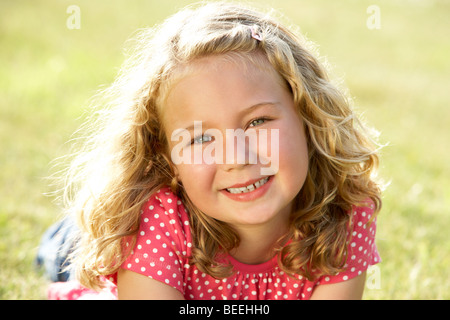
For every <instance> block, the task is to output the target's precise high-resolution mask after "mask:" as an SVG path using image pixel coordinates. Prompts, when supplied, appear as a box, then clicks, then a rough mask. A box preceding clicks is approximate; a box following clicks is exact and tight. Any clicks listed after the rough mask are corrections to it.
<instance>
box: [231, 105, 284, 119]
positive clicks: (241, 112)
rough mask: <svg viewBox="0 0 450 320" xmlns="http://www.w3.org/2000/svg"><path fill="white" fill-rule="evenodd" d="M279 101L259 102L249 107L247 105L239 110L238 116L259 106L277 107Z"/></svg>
mask: <svg viewBox="0 0 450 320" xmlns="http://www.w3.org/2000/svg"><path fill="white" fill-rule="evenodd" d="M278 105H279V103H278V102H259V103H257V104H254V105H252V106H251V107H248V108H246V109H244V110H242V111H240V112H239V115H240V116H245V115H247V114H249V113H252V112H253V111H255V110H257V109H259V108H261V107H266V106H268V107H274V108H278Z"/></svg>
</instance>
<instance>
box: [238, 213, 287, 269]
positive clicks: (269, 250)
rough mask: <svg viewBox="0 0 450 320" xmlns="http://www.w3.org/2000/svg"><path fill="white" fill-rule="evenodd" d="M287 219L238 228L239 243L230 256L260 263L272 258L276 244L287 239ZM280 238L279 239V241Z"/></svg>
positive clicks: (241, 260) (250, 262)
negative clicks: (274, 222)
mask: <svg viewBox="0 0 450 320" xmlns="http://www.w3.org/2000/svg"><path fill="white" fill-rule="evenodd" d="M288 229H289V228H288V221H280V222H279V223H276V224H273V223H271V224H264V225H260V226H250V227H241V228H238V233H239V237H240V244H239V246H238V247H237V248H235V249H233V250H231V252H230V254H231V256H232V257H233V258H234V259H236V260H237V261H239V262H242V263H245V264H261V263H264V262H266V261H269V260H270V259H272V258H273V257H274V256H275V254H276V252H275V249H276V248H277V246H278V245H283V244H284V243H286V242H287V241H288V239H287V234H288ZM280 239H281V241H279V240H280Z"/></svg>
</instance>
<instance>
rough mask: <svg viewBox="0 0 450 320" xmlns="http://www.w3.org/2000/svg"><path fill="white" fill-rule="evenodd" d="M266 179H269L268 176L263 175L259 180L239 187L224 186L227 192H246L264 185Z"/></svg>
mask: <svg viewBox="0 0 450 320" xmlns="http://www.w3.org/2000/svg"><path fill="white" fill-rule="evenodd" d="M267 181H269V177H265V178H262V179H261V180H258V181H256V182H255V183H251V184H249V185H248V186H246V187H241V188H226V190H227V191H228V192H229V193H234V194H235V193H247V192H252V191H254V190H256V189H258V188H260V187H262V186H263V185H265V184H266V183H267Z"/></svg>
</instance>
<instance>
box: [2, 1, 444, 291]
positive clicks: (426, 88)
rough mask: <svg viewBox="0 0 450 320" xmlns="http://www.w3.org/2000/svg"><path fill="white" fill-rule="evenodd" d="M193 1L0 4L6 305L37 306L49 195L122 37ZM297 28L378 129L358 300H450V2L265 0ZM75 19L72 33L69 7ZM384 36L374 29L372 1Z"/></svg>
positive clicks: (117, 60)
mask: <svg viewBox="0 0 450 320" xmlns="http://www.w3.org/2000/svg"><path fill="white" fill-rule="evenodd" d="M189 2H190V1H132V2H131V1H130V2H125V1H105V0H101V1H100V0H97V1H88V0H78V1H68V0H67V1H50V0H47V1H44V0H41V1H25V0H19V1H12V0H6V1H1V2H0V61H1V65H2V67H1V68H0V88H1V94H0V146H1V150H2V155H1V157H0V188H1V189H0V239H1V240H0V266H1V267H0V299H42V298H45V287H46V285H47V282H46V280H45V279H44V278H43V277H42V275H41V274H40V273H39V272H36V270H35V269H34V267H33V264H32V262H33V259H34V257H35V254H36V252H37V248H38V245H39V240H40V237H41V235H42V233H43V232H44V231H45V230H46V228H48V226H50V225H51V224H52V223H53V222H55V221H56V220H58V218H59V217H60V215H61V213H60V211H59V208H58V207H57V206H56V205H55V204H54V203H53V202H52V200H53V199H52V198H50V197H47V196H45V195H44V194H45V193H47V192H48V191H50V189H49V187H48V186H47V182H46V180H45V177H46V176H47V175H48V174H49V169H50V165H49V163H50V161H51V160H53V159H54V158H56V157H59V156H62V155H64V154H65V153H66V152H67V150H68V146H67V145H66V144H65V142H66V141H67V140H69V138H70V135H71V133H72V132H73V131H74V130H75V129H76V128H77V127H78V126H79V125H80V124H81V119H80V117H81V116H82V115H83V113H84V110H85V109H84V107H85V106H86V102H87V100H88V99H89V98H90V97H91V96H92V95H93V93H94V92H95V90H96V89H98V88H99V86H100V85H102V84H107V83H110V82H111V81H112V80H113V77H114V75H115V73H116V72H117V68H118V67H119V66H120V64H121V62H122V60H123V55H122V48H123V45H124V42H125V41H126V39H128V38H129V37H130V35H131V34H132V33H133V32H134V31H135V30H136V29H137V28H141V27H144V26H151V25H154V24H155V23H158V22H161V21H162V20H163V19H164V18H165V17H166V16H167V15H169V14H172V13H174V12H175V11H176V10H177V9H178V8H180V7H182V6H184V5H185V4H188V3H189ZM258 3H265V4H267V5H269V6H274V7H275V8H276V9H278V10H280V11H281V12H283V13H284V14H285V15H286V16H287V18H288V19H289V20H290V21H291V22H292V23H294V24H296V25H298V26H300V28H301V30H302V32H304V33H305V34H306V35H307V36H308V37H309V38H310V39H311V40H313V41H315V42H316V43H317V44H318V45H319V51H320V53H321V54H322V55H324V56H326V57H327V58H328V60H329V61H330V63H331V65H332V66H333V67H334V74H335V75H336V76H337V77H339V78H342V79H343V80H344V82H345V85H346V86H347V87H348V88H349V90H350V92H351V95H352V97H353V98H354V101H355V104H356V106H357V109H358V111H360V112H362V113H363V114H364V118H365V119H366V120H367V121H368V122H369V123H370V124H371V125H373V126H374V127H376V128H377V129H378V130H379V131H380V132H381V141H382V142H388V143H389V146H388V147H386V148H385V149H384V150H383V154H382V167H381V173H382V175H383V177H384V178H385V179H386V180H389V181H390V182H391V184H390V186H389V188H388V189H387V191H386V192H385V195H384V207H383V210H382V212H381V214H380V216H379V223H378V241H377V243H378V247H379V250H380V253H381V255H382V258H383V262H382V263H381V264H380V265H379V268H380V279H379V280H380V281H381V282H380V286H379V289H367V290H366V293H365V298H366V299H449V298H450V275H449V272H448V270H449V266H450V255H449V252H450V240H449V237H448V230H450V209H449V208H450V179H449V177H450V161H448V159H449V158H450V148H449V145H448V139H449V138H450V132H449V130H448V125H449V124H450V109H449V108H448V105H449V102H450V101H449V94H448V85H449V83H450V81H449V80H450V60H449V56H450V42H449V41H448V30H449V27H450V25H449V22H448V16H449V15H450V4H449V3H448V2H447V1H444V0H442V1H438V0H435V1H431V0H430V1H428V0H397V1H388V0H383V1H382V0H379V1H378V0H377V1H372V0H370V1H369V0H341V1H325V0H320V1H303V0H281V1H260V2H258ZM72 4H76V5H78V6H79V7H80V9H81V29H79V30H69V29H68V28H67V27H66V19H67V18H68V17H69V14H67V13H66V9H67V7H68V6H69V5H72ZM373 4H375V5H378V7H379V8H380V13H381V28H380V29H375V30H369V29H368V28H367V26H366V20H367V18H368V17H369V14H368V13H367V12H366V9H367V7H368V6H370V5H373Z"/></svg>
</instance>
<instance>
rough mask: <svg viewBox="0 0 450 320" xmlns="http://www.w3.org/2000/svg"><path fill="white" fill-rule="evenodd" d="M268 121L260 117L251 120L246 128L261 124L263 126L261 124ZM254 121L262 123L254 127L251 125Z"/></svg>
mask: <svg viewBox="0 0 450 320" xmlns="http://www.w3.org/2000/svg"><path fill="white" fill-rule="evenodd" d="M269 120H270V119H269V118H267V117H260V118H256V119H253V120H252V121H250V122H249V124H248V127H255V126H259V125H261V124H263V123H265V122H267V121H269ZM256 121H262V122H261V123H258V124H256V125H252V124H253V123H254V122H256Z"/></svg>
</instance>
